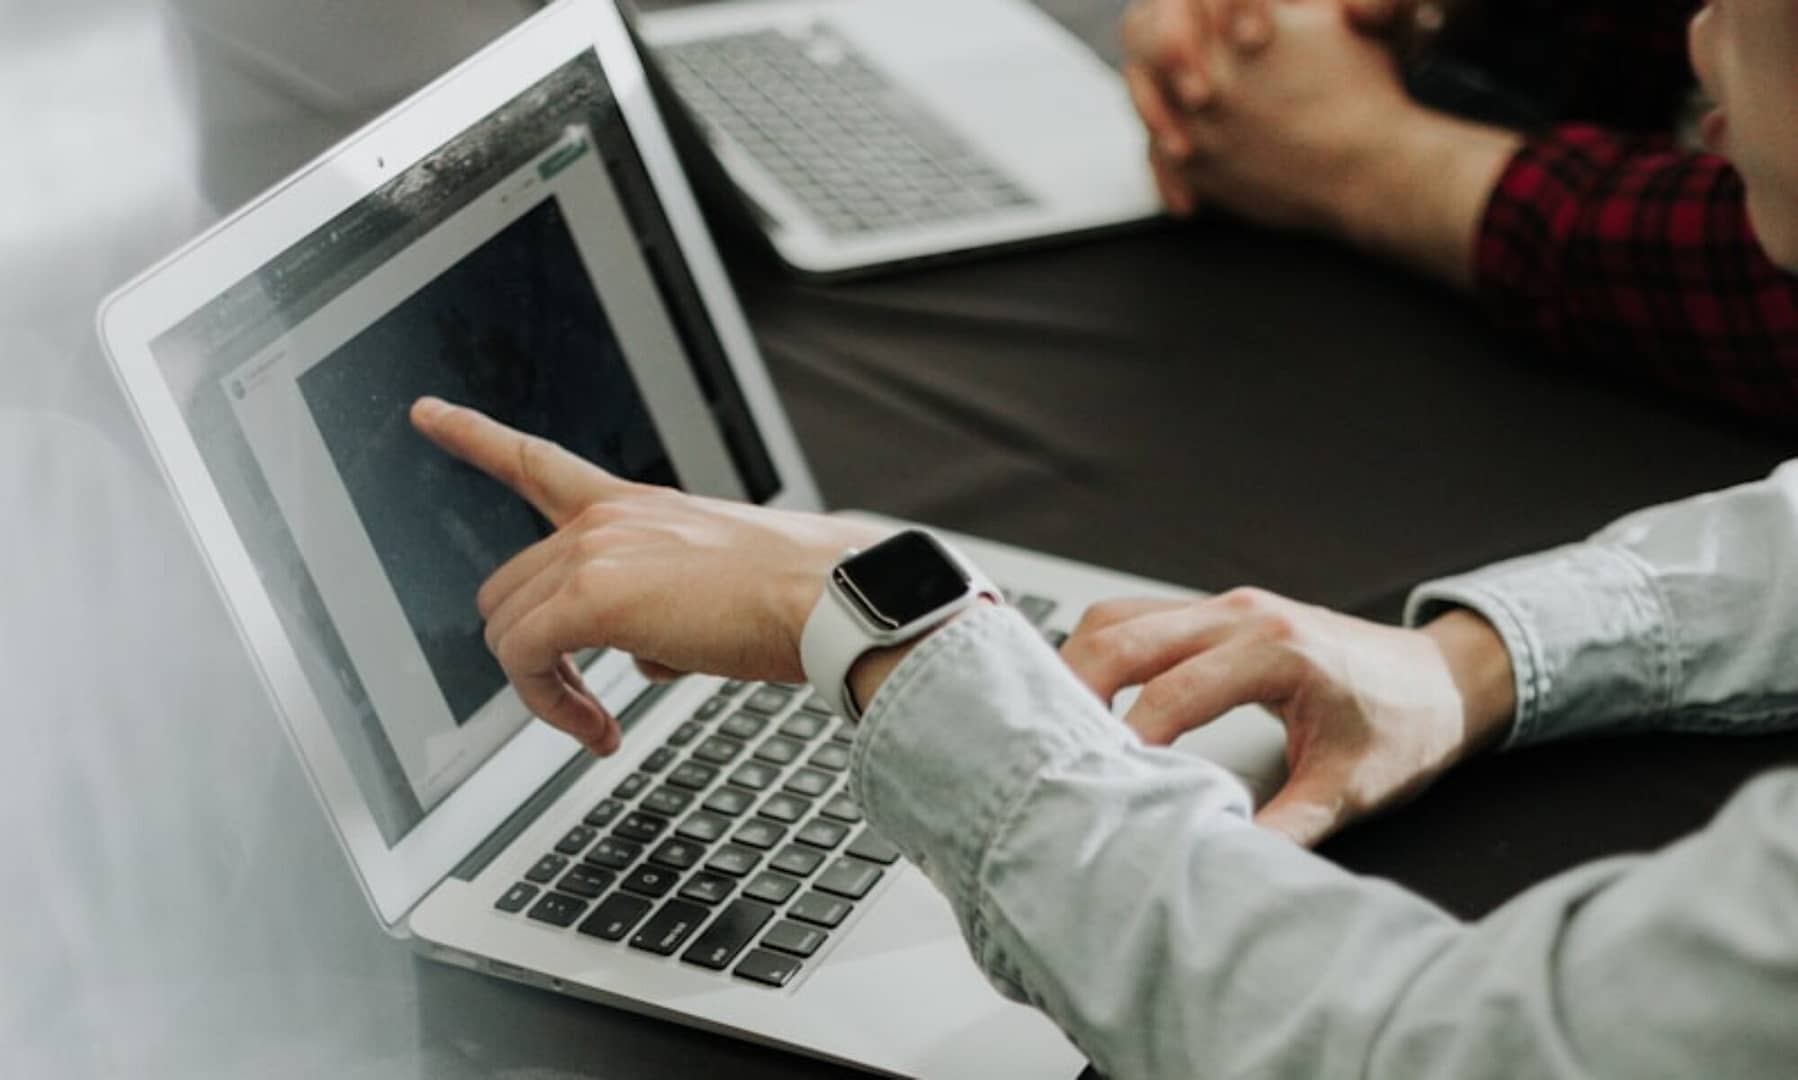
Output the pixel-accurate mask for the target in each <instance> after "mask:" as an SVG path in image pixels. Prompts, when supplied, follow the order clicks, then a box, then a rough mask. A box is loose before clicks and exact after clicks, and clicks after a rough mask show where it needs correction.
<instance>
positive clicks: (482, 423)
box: [412, 397, 624, 527]
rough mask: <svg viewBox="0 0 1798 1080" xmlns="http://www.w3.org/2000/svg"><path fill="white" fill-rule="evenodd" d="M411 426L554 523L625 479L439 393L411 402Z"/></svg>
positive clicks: (609, 492)
mask: <svg viewBox="0 0 1798 1080" xmlns="http://www.w3.org/2000/svg"><path fill="white" fill-rule="evenodd" d="M412 426H413V427H415V428H417V429H418V432H419V434H421V435H423V436H424V437H425V438H427V439H430V440H431V441H432V442H434V443H436V444H437V445H438V446H439V447H440V448H442V449H443V450H444V451H445V452H447V453H448V454H450V455H451V456H453V457H456V458H458V459H460V460H462V461H465V462H467V463H468V464H470V465H473V466H474V467H475V468H477V469H479V470H481V471H482V472H484V473H486V474H487V475H488V476H491V477H493V478H494V479H495V480H498V481H499V482H500V483H502V484H504V485H506V486H507V487H509V488H511V489H512V490H513V491H516V492H517V493H518V494H519V495H521V496H523V497H524V499H525V501H526V502H529V503H530V504H531V505H532V506H534V507H536V508H537V512H538V513H540V514H542V515H543V516H544V517H546V518H548V519H549V520H550V523H551V524H553V525H556V526H558V527H559V526H561V525H562V524H563V523H564V522H566V521H567V520H568V519H569V518H572V517H573V516H574V515H576V514H578V513H580V512H581V510H583V509H585V508H586V507H588V506H590V505H592V504H593V503H595V502H598V501H600V500H601V499H604V498H605V497H607V496H608V495H612V494H615V493H617V492H618V491H619V490H620V488H621V487H623V486H624V481H622V480H619V479H618V478H617V477H615V476H613V475H612V474H611V473H609V472H606V471H605V470H604V469H602V468H600V467H599V466H597V465H595V464H593V463H592V462H590V461H587V460H585V459H583V458H580V457H577V456H576V455H574V454H571V453H569V452H568V451H567V450H564V449H562V448H561V447H560V446H557V445H556V444H555V443H553V442H550V441H549V440H548V439H541V438H538V437H537V436H535V435H527V434H525V433H524V432H522V431H518V430H516V429H514V428H510V427H507V426H506V425H504V424H502V423H500V422H499V421H497V420H494V419H492V418H491V417H488V416H486V415H484V414H483V413H481V412H479V411H477V410H475V409H469V408H464V407H463V406H460V405H451V404H450V403H449V402H447V401H444V400H442V399H440V398H434V397H422V398H419V399H418V400H417V401H415V402H413V403H412Z"/></svg>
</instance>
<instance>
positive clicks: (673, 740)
mask: <svg viewBox="0 0 1798 1080" xmlns="http://www.w3.org/2000/svg"><path fill="white" fill-rule="evenodd" d="M704 734H705V728H703V727H700V726H699V725H698V724H696V723H694V722H693V721H691V720H688V721H687V722H686V723H684V724H682V725H681V726H680V727H677V728H675V729H674V734H672V735H670V736H668V745H669V746H685V745H687V744H688V743H690V742H692V741H693V740H694V739H697V738H699V737H700V736H701V735H704Z"/></svg>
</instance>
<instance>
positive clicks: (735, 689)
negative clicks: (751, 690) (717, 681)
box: [718, 679, 749, 696]
mask: <svg viewBox="0 0 1798 1080" xmlns="http://www.w3.org/2000/svg"><path fill="white" fill-rule="evenodd" d="M748 685H749V684H748V683H746V682H744V681H743V680H742V679H727V680H725V683H724V685H723V686H720V687H719V688H718V692H719V693H720V694H728V695H733V696H734V695H736V694H741V693H742V692H743V688H744V687H745V686H748Z"/></svg>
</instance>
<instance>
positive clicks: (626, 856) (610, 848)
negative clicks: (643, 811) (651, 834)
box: [587, 836, 643, 870]
mask: <svg viewBox="0 0 1798 1080" xmlns="http://www.w3.org/2000/svg"><path fill="white" fill-rule="evenodd" d="M642 851H643V849H642V848H641V847H639V846H637V845H636V844H633V843H631V842H630V841H629V840H620V839H619V838H618V837H616V836H608V837H605V838H604V839H602V840H601V841H600V842H599V843H597V844H594V845H593V850H592V851H589V852H587V861H588V862H590V863H592V864H594V865H595V866H603V867H606V868H607V869H610V870H622V869H624V868H625V867H627V866H629V865H630V864H631V863H632V862H634V861H635V860H636V858H637V856H638V855H639V854H640V853H641V852H642Z"/></svg>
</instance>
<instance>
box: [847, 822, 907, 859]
mask: <svg viewBox="0 0 1798 1080" xmlns="http://www.w3.org/2000/svg"><path fill="white" fill-rule="evenodd" d="M849 854H851V855H854V856H855V857H856V858H858V859H867V860H868V861H869V862H877V863H879V864H880V865H882V866H891V865H893V863H894V862H896V861H897V860H898V858H899V849H898V848H896V847H894V846H893V845H892V844H891V843H890V842H889V841H888V840H887V839H886V837H884V836H879V835H876V834H875V832H874V830H873V829H863V830H862V834H861V835H860V836H858V837H856V838H855V843H853V844H850V845H849Z"/></svg>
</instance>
